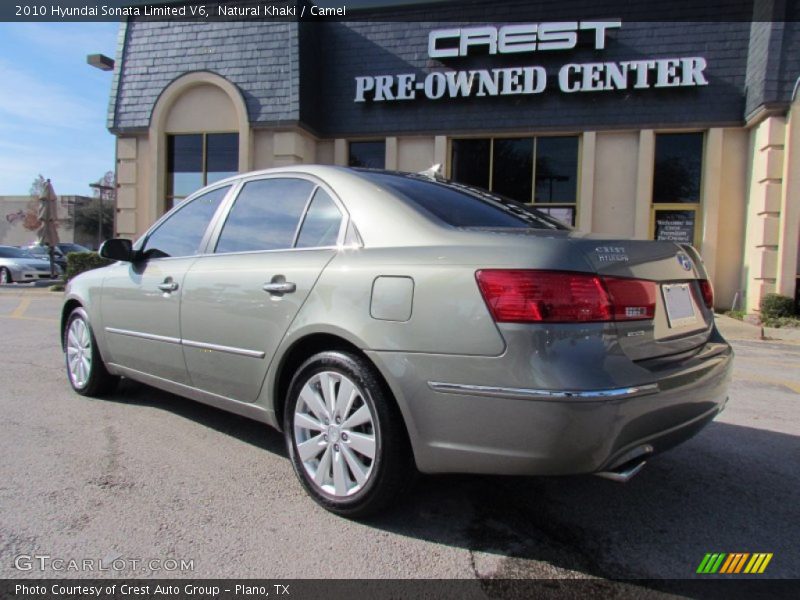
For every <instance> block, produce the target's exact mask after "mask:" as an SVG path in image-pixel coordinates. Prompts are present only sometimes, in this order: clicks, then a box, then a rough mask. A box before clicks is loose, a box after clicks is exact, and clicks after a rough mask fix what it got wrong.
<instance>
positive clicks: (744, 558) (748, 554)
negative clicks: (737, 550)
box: [731, 552, 750, 573]
mask: <svg viewBox="0 0 800 600" xmlns="http://www.w3.org/2000/svg"><path fill="white" fill-rule="evenodd" d="M741 556H742V557H741V559H740V560H739V562H738V563H737V564H736V570H734V571H731V572H732V573H741V571H742V567H743V566H744V562H745V561H746V560H747V557H749V556H750V553H749V552H745V553H744V554H742V555H741Z"/></svg>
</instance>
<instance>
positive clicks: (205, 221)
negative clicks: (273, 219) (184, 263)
mask: <svg viewBox="0 0 800 600" xmlns="http://www.w3.org/2000/svg"><path fill="white" fill-rule="evenodd" d="M230 189H231V188H230V186H225V187H221V188H218V189H216V190H212V191H210V192H208V193H205V194H203V195H202V196H198V197H197V198H194V199H193V200H190V201H189V202H187V203H185V204H184V205H182V206H181V207H180V208H178V209H177V210H176V211H175V212H174V213H173V214H171V215H170V216H169V217H168V218H167V220H166V221H164V222H163V223H161V225H159V226H158V229H156V230H155V231H154V232H153V233H151V234H150V235H149V236H148V238H147V240H146V241H145V244H144V247H143V248H142V251H143V252H144V253H145V254H146V255H147V256H148V257H151V258H163V257H167V256H172V257H177V256H192V255H194V254H196V253H197V251H198V249H199V247H200V242H201V241H202V240H203V234H205V232H206V229H207V228H208V225H209V223H211V219H212V218H213V217H214V213H216V212H217V208H219V205H220V202H222V200H223V198H225V195H226V194H227V193H228V190H230Z"/></svg>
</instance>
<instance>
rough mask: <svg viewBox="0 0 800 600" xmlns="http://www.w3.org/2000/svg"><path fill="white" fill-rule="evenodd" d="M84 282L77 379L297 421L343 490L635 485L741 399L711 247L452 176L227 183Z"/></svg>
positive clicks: (292, 430) (69, 337)
mask: <svg viewBox="0 0 800 600" xmlns="http://www.w3.org/2000/svg"><path fill="white" fill-rule="evenodd" d="M100 252H101V254H102V255H103V256H105V257H107V258H110V259H113V260H115V261H117V262H115V263H114V264H112V265H110V266H107V267H104V268H102V269H97V270H94V271H91V272H87V273H84V274H82V275H80V276H78V277H76V278H75V279H73V280H72V281H71V282H70V284H69V286H68V288H67V292H66V301H65V304H64V308H63V317H62V324H61V333H62V339H63V345H64V350H65V353H66V362H67V371H68V375H69V382H70V384H71V385H72V387H73V388H74V389H75V391H77V392H78V393H80V394H84V395H92V396H94V395H104V394H110V393H112V392H113V389H114V386H115V385H116V383H117V381H118V380H119V379H120V377H128V378H131V379H134V380H137V381H140V382H143V383H145V384H149V385H152V386H155V387H158V388H161V389H164V390H167V391H170V392H173V393H176V394H181V395H183V396H186V397H188V398H192V399H194V400H197V401H199V402H204V403H207V404H210V405H212V406H216V407H218V408H220V409H223V410H228V411H231V412H234V413H237V414H240V415H244V416H247V417H250V418H253V419H256V420H259V421H262V422H263V423H266V424H268V425H270V426H272V427H275V428H278V429H280V430H282V431H283V433H284V435H285V438H286V444H287V448H288V452H289V455H290V457H291V460H292V463H293V465H294V468H295V471H296V473H297V475H298V477H299V480H300V482H301V483H302V484H303V486H304V487H305V489H306V490H307V491H308V493H309V494H310V496H311V497H312V498H314V500H316V501H317V502H318V503H319V504H321V505H322V506H324V507H325V508H327V509H328V510H331V511H333V512H336V513H338V514H341V515H345V516H349V517H362V516H365V515H368V514H370V513H373V512H375V511H378V510H381V509H383V508H385V507H386V506H387V505H388V504H389V503H391V502H392V501H394V500H396V499H398V498H400V497H402V495H403V493H404V491H405V489H406V487H407V486H408V484H409V482H411V481H412V480H413V474H414V473H416V472H417V471H422V472H425V473H452V472H459V473H491V474H515V475H519V474H526V475H542V474H546V475H559V474H578V473H594V474H600V475H603V476H605V477H608V478H611V479H615V480H617V481H626V480H627V479H629V478H630V477H632V476H633V475H634V474H635V473H636V472H638V471H639V469H641V468H642V466H643V465H644V463H645V461H646V460H648V459H649V458H650V457H651V456H653V455H655V454H657V453H659V452H662V451H664V450H666V449H668V448H670V447H672V446H674V445H676V444H678V443H680V442H682V441H684V440H686V439H688V438H689V437H691V436H692V435H694V434H696V433H697V432H698V431H699V430H700V429H702V427H703V426H704V425H706V424H707V423H708V422H710V421H711V420H712V419H713V418H714V417H715V416H716V415H717V414H718V413H719V412H720V411H721V410H722V408H723V407H724V405H725V402H726V401H727V398H728V396H727V383H728V379H729V376H730V370H731V362H732V352H731V349H730V346H729V345H728V344H727V343H726V342H725V341H724V340H723V339H722V338H721V336H720V334H719V332H718V331H717V329H716V327H715V326H714V317H713V311H712V306H713V291H712V289H711V285H710V283H709V281H708V278H707V275H706V273H705V270H704V268H703V263H702V260H701V259H700V257H699V256H698V254H697V253H696V251H695V250H694V249H693V248H692V247H691V246H688V245H679V244H676V243H673V242H665V241H641V240H635V241H634V240H625V239H602V238H600V237H597V236H590V235H587V234H583V233H579V232H576V231H573V230H571V229H569V228H567V227H565V226H563V225H561V224H560V223H559V222H558V221H555V220H554V219H552V218H550V217H548V216H547V215H545V214H542V213H540V212H538V211H536V210H534V209H533V208H532V207H530V206H526V205H523V204H519V203H516V202H513V201H511V200H508V199H506V198H503V197H500V196H497V195H494V194H492V193H489V192H486V191H484V190H479V189H475V188H471V187H467V186H464V185H460V184H457V183H453V182H450V181H446V180H443V179H440V178H435V177H430V176H424V175H413V174H403V173H392V172H384V171H371V170H358V169H346V168H339V167H324V166H297V167H288V168H282V169H275V170H268V171H262V172H257V173H248V174H243V175H239V176H236V177H233V178H231V179H227V180H224V181H221V182H218V183H215V184H213V185H211V186H209V187H207V188H205V189H203V190H200V191H199V192H197V193H195V194H194V195H192V196H191V197H189V198H188V199H187V200H185V201H183V202H182V203H181V204H179V205H178V206H176V207H175V208H174V209H173V210H172V211H170V212H169V213H167V214H166V215H165V216H164V217H163V218H162V219H160V220H159V221H158V222H157V223H155V224H154V225H153V226H152V227H151V228H150V230H149V231H148V232H147V233H146V234H145V235H144V236H142V237H141V238H140V239H139V240H138V241H136V243H133V244H132V243H131V242H130V241H128V240H123V239H115V240H109V241H107V242H106V243H105V244H104V245H103V247H102V248H101V251H100Z"/></svg>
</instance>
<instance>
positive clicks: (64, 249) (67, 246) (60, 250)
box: [25, 242, 92, 271]
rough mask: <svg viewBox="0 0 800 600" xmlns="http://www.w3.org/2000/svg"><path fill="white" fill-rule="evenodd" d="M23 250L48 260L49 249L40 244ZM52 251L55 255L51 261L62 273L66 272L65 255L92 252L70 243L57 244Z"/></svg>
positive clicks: (84, 247)
mask: <svg viewBox="0 0 800 600" xmlns="http://www.w3.org/2000/svg"><path fill="white" fill-rule="evenodd" d="M25 249H26V250H28V251H30V253H31V254H35V255H36V256H40V257H42V258H46V259H47V260H50V249H49V248H48V247H47V246H44V245H42V244H31V245H30V246H25ZM54 250H55V253H54V258H53V260H54V262H55V263H56V264H57V265H58V266H59V267H61V269H62V270H64V271H66V270H67V254H69V253H70V252H92V250H90V249H89V248H87V247H86V246H81V245H80V244H73V243H70V242H59V243H58V244H56V245H55V247H54Z"/></svg>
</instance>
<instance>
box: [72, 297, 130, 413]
mask: <svg viewBox="0 0 800 600" xmlns="http://www.w3.org/2000/svg"><path fill="white" fill-rule="evenodd" d="M64 354H65V357H66V363H67V378H68V379H69V383H70V385H71V386H72V389H74V390H75V391H76V392H78V393H79V394H81V395H82V396H92V397H97V396H104V395H106V394H108V393H110V392H112V391H114V388H115V387H116V386H117V383H119V379H120V378H119V377H117V376H116V375H112V374H111V373H109V372H108V370H107V369H106V365H105V363H103V358H102V357H101V356H100V351H99V350H98V349H97V341H96V339H95V337H94V332H93V331H92V327H91V325H90V324H89V316H88V315H87V314H86V311H85V310H83V308H80V307H79V308H76V309H75V310H73V311H72V312H71V313H70V315H69V319H68V320H67V326H66V328H64Z"/></svg>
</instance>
